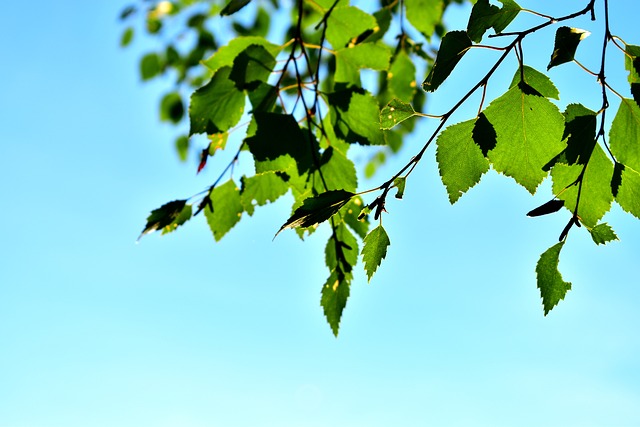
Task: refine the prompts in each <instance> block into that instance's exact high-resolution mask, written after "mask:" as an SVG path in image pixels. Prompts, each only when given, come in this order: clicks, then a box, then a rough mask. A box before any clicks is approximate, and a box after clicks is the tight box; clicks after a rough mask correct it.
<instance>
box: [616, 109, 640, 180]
mask: <svg viewBox="0 0 640 427" xmlns="http://www.w3.org/2000/svg"><path fill="white" fill-rule="evenodd" d="M609 141H610V147H611V152H612V153H613V155H614V156H615V157H616V160H617V161H618V162H620V163H623V164H624V165H626V166H628V167H630V168H632V169H633V170H635V171H640V143H639V142H638V141H640V107H639V106H638V104H636V103H635V102H634V101H633V100H632V99H628V98H624V99H622V101H621V102H620V107H618V112H617V113H616V116H615V118H614V119H613V123H612V124H611V130H610V132H609Z"/></svg>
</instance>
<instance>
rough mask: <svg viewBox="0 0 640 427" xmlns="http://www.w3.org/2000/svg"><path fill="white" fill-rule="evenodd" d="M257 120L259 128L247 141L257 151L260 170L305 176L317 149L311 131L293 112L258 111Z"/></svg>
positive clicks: (250, 148)
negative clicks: (312, 144)
mask: <svg viewBox="0 0 640 427" xmlns="http://www.w3.org/2000/svg"><path fill="white" fill-rule="evenodd" d="M253 121H254V123H255V125H257V130H256V131H255V133H254V134H253V135H251V136H249V137H248V138H247V139H245V142H246V143H247V145H248V146H249V151H250V152H251V154H253V157H254V160H255V164H256V173H262V172H268V171H279V172H287V174H289V175H302V174H304V173H305V172H307V171H308V170H309V169H310V168H311V166H312V164H313V152H312V149H311V143H310V142H309V140H308V134H307V133H305V132H302V130H301V129H300V126H298V122H296V119H295V118H294V117H293V116H292V115H287V114H277V113H261V112H255V113H254V115H253ZM314 143H315V141H314Z"/></svg>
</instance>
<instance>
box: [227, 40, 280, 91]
mask: <svg viewBox="0 0 640 427" xmlns="http://www.w3.org/2000/svg"><path fill="white" fill-rule="evenodd" d="M275 65H276V59H275V58H274V57H273V55H271V54H270V53H269V51H267V50H266V49H265V48H264V47H262V46H259V45H251V46H249V47H247V48H246V49H245V50H243V51H242V52H240V53H239V54H238V56H236V58H235V59H234V61H233V68H232V69H231V73H230V74H229V79H231V80H233V81H234V82H235V83H236V86H237V87H238V89H243V90H245V89H246V90H254V89H256V88H257V87H258V86H259V84H260V83H262V82H264V83H266V81H267V80H268V79H269V76H270V75H271V72H272V71H273V67H274V66H275Z"/></svg>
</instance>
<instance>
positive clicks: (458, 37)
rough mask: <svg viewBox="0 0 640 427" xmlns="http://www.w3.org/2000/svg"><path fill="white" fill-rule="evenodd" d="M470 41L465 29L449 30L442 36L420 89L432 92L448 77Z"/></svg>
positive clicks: (469, 44)
mask: <svg viewBox="0 0 640 427" xmlns="http://www.w3.org/2000/svg"><path fill="white" fill-rule="evenodd" d="M471 45H472V43H471V40H470V39H469V36H468V35H467V33H466V32H465V31H450V32H448V33H447V34H445V35H444V37H443V38H442V43H441V45H440V50H439V51H438V55H437V56H436V62H435V63H434V64H433V67H432V68H431V71H429V75H428V76H427V78H426V79H425V81H424V82H423V83H422V89H424V90H425V91H427V92H433V91H435V90H436V89H438V87H439V86H440V85H441V84H442V83H443V82H444V81H445V80H446V79H447V77H449V74H451V72H452V71H453V69H454V68H455V66H456V65H457V64H458V62H459V61H460V60H461V59H462V56H463V55H464V54H465V53H467V50H469V48H470V47H471Z"/></svg>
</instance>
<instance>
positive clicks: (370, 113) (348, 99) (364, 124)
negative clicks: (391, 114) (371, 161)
mask: <svg viewBox="0 0 640 427" xmlns="http://www.w3.org/2000/svg"><path fill="white" fill-rule="evenodd" d="M328 99H329V104H330V107H331V121H332V123H333V128H334V132H335V133H336V136H338V137H339V138H341V139H342V140H344V141H346V142H349V143H354V142H355V143H359V144H362V145H384V144H385V138H384V134H383V133H382V130H380V124H379V123H378V120H377V118H378V117H379V114H380V107H379V106H378V103H377V101H376V99H375V98H374V97H373V96H371V94H370V93H368V92H365V93H359V92H356V91H353V90H350V89H347V90H340V91H337V92H334V93H332V94H329V97H328Z"/></svg>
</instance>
